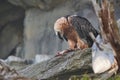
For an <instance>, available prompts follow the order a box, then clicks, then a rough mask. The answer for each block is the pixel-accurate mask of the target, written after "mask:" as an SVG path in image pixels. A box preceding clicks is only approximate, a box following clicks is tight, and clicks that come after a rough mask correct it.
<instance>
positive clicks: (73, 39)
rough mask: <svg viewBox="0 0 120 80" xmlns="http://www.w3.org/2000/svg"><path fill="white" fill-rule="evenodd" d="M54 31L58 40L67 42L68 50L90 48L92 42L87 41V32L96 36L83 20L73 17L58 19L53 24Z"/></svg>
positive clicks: (95, 32) (94, 31)
mask: <svg viewBox="0 0 120 80" xmlns="http://www.w3.org/2000/svg"><path fill="white" fill-rule="evenodd" d="M54 30H55V32H56V35H58V37H59V38H60V39H62V40H63V39H65V40H66V41H68V44H69V50H76V49H84V48H88V47H90V46H91V44H92V43H93V41H92V40H91V41H90V42H89V40H88V39H91V38H90V37H89V32H93V33H94V35H95V36H97V34H98V33H97V31H96V30H95V29H94V28H93V27H92V25H91V24H90V23H89V22H88V21H87V20H86V19H85V18H82V17H78V16H74V15H71V16H67V17H61V18H59V19H58V20H57V21H56V22H55V24H54Z"/></svg>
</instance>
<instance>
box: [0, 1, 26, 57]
mask: <svg viewBox="0 0 120 80" xmlns="http://www.w3.org/2000/svg"><path fill="white" fill-rule="evenodd" d="M23 18H24V9H22V8H20V7H17V6H14V5H11V4H10V3H8V2H6V1H5V0H3V1H0V58H6V57H7V56H8V55H10V54H11V53H14V49H15V48H16V46H17V45H18V44H19V43H20V42H22V39H23Z"/></svg>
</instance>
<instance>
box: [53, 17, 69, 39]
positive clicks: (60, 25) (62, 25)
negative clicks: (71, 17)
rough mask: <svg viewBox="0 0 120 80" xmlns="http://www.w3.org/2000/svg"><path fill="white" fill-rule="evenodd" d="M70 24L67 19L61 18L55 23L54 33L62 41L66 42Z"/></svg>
mask: <svg viewBox="0 0 120 80" xmlns="http://www.w3.org/2000/svg"><path fill="white" fill-rule="evenodd" d="M68 27H69V26H68V22H67V20H66V18H65V17H61V18H59V19H58V20H56V22H55V23H54V31H55V33H56V35H57V36H58V37H59V38H60V39H61V40H64V39H65V40H66V39H67V38H66V37H65V34H64V33H65V30H66V29H67V28H68Z"/></svg>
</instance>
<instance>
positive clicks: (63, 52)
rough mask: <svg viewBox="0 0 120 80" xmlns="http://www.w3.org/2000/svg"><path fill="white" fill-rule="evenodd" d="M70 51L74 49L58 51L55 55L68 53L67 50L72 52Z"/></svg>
mask: <svg viewBox="0 0 120 80" xmlns="http://www.w3.org/2000/svg"><path fill="white" fill-rule="evenodd" d="M72 51H74V50H73V49H66V50H63V51H60V52H58V53H57V54H56V55H55V57H57V56H63V55H64V54H66V53H69V52H72Z"/></svg>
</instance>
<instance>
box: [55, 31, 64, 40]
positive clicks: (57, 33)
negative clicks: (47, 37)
mask: <svg viewBox="0 0 120 80" xmlns="http://www.w3.org/2000/svg"><path fill="white" fill-rule="evenodd" d="M56 35H57V36H58V38H59V39H61V40H64V39H63V36H62V35H61V34H60V32H56Z"/></svg>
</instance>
